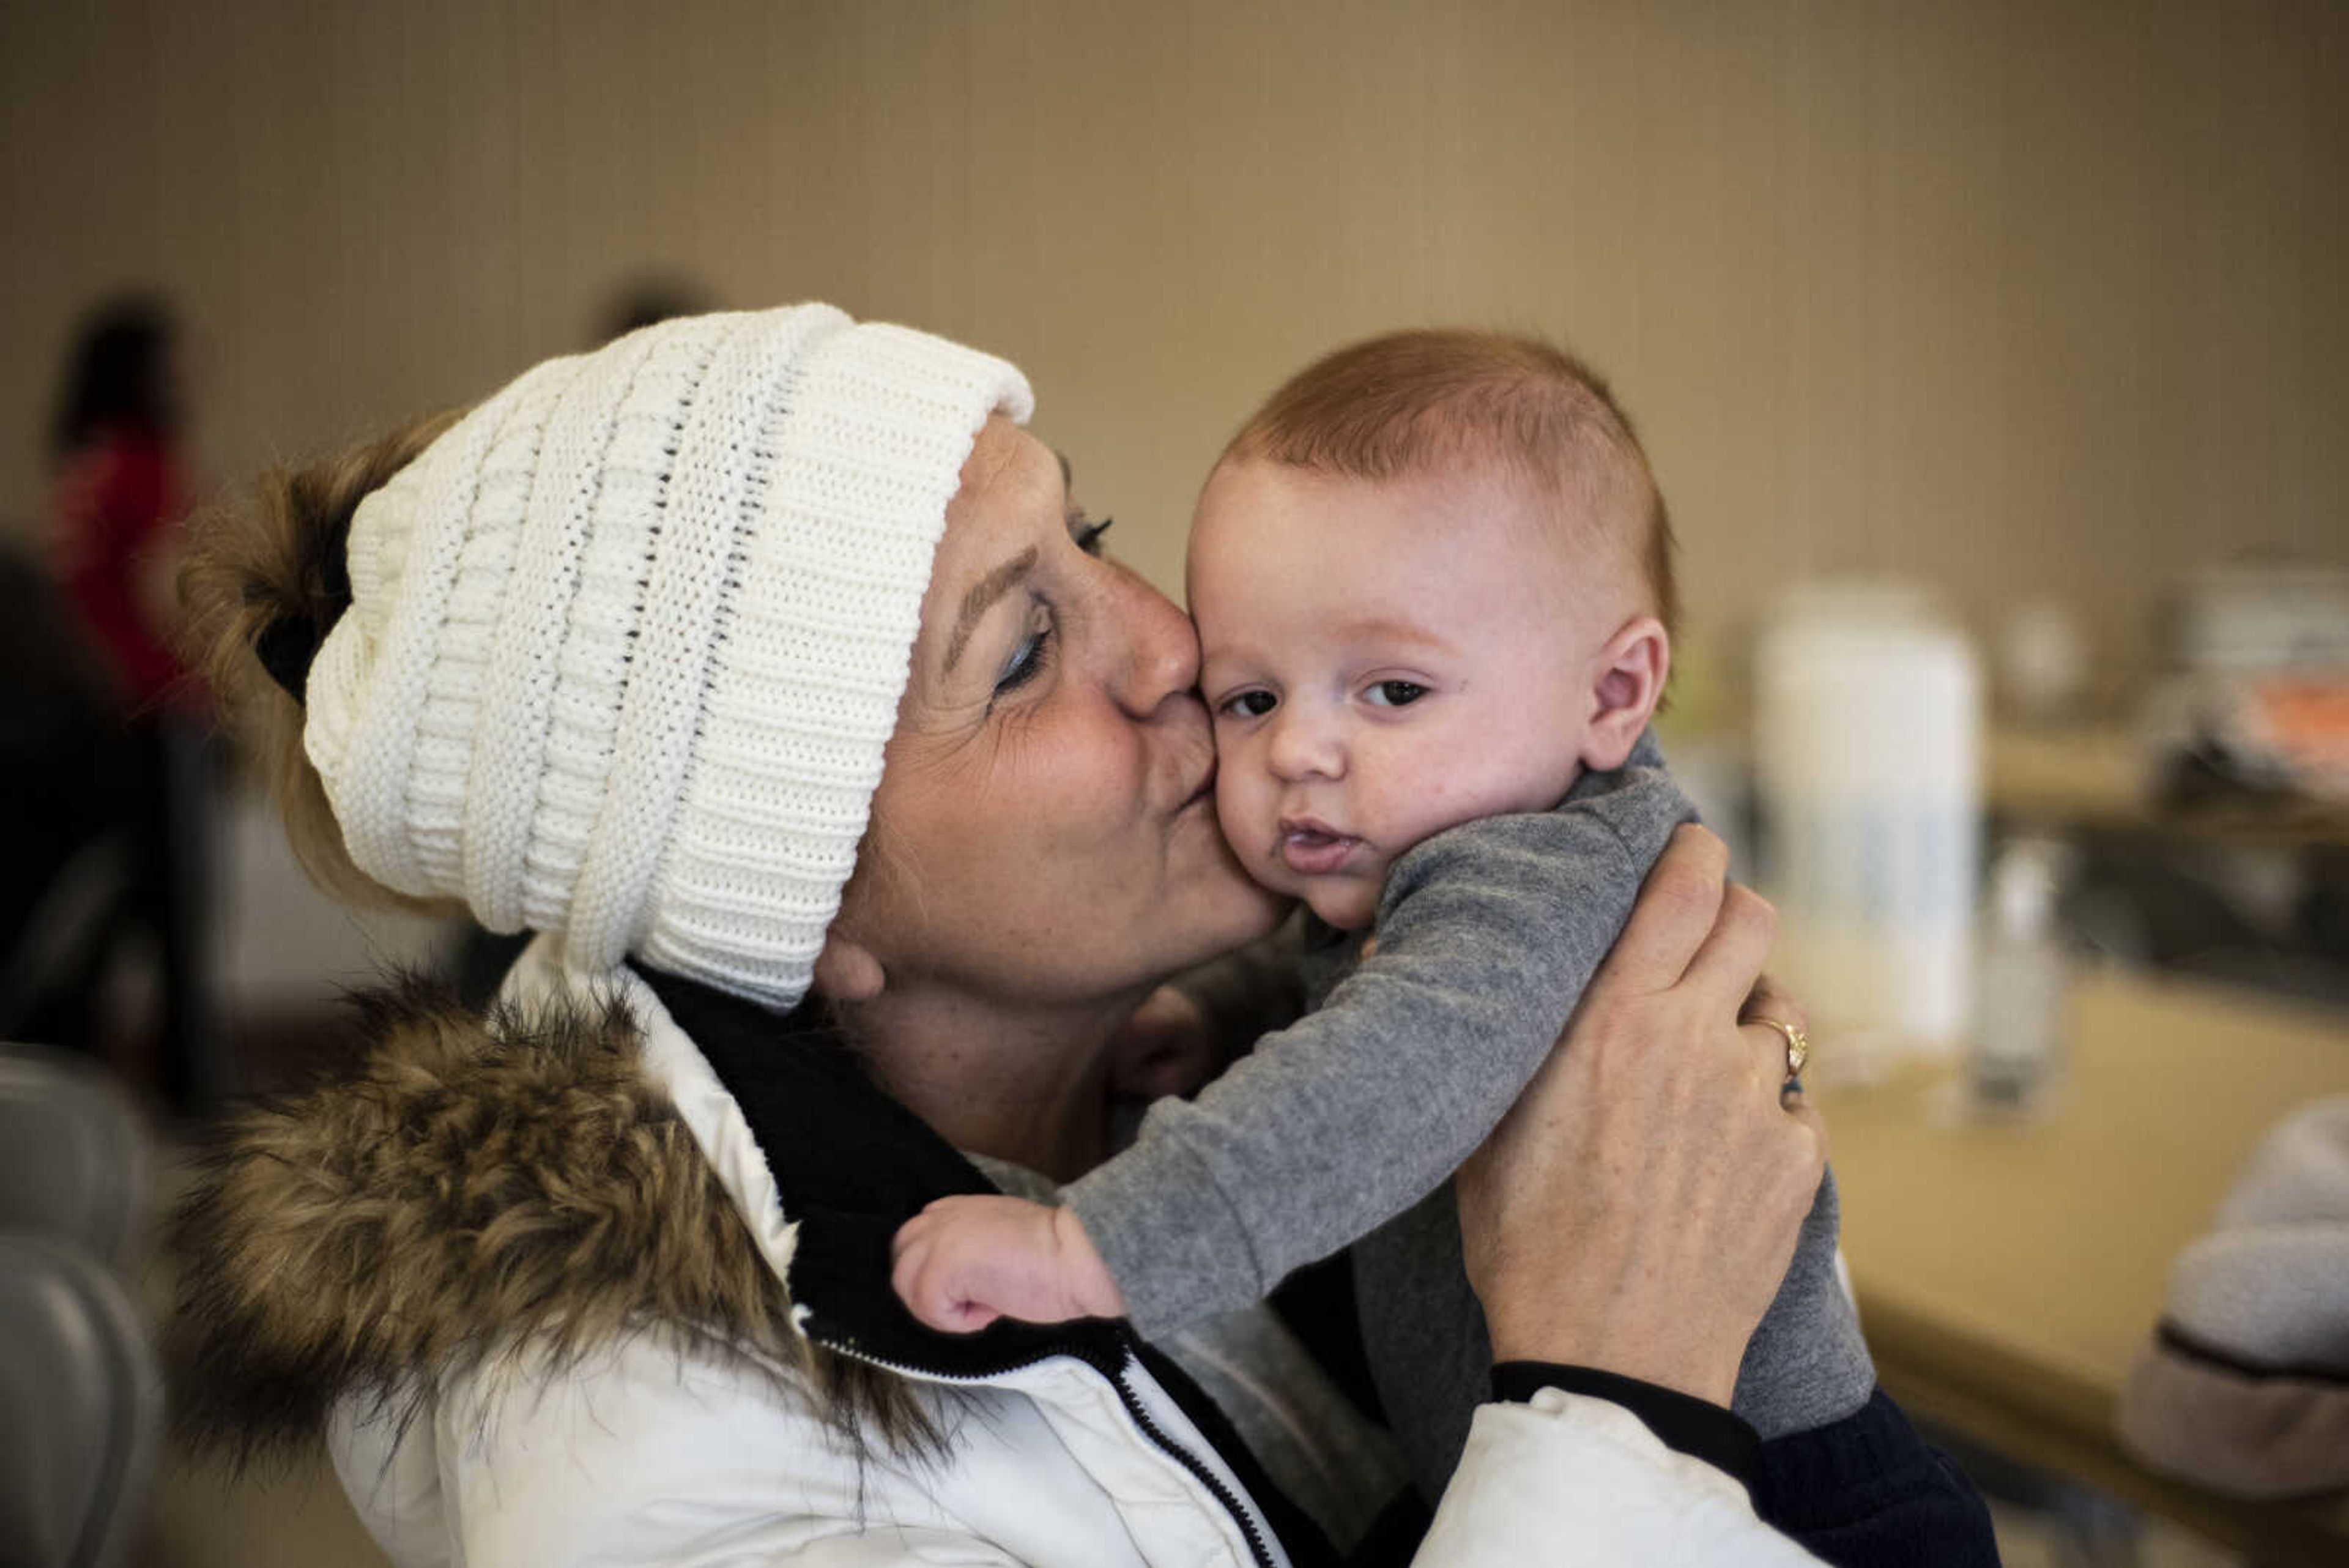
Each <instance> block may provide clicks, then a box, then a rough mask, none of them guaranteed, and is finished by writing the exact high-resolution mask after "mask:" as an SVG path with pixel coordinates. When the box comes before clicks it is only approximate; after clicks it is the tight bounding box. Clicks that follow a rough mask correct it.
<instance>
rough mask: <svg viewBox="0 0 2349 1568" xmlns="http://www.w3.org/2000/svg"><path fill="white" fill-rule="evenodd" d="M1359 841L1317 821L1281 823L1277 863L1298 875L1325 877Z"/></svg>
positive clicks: (1357, 848) (1350, 854) (1356, 849)
mask: <svg viewBox="0 0 2349 1568" xmlns="http://www.w3.org/2000/svg"><path fill="white" fill-rule="evenodd" d="M1361 847H1362V841H1361V839H1359V838H1356V837H1353V836H1350V835H1349V834H1343V833H1338V832H1334V831H1332V830H1331V829H1330V827H1328V826H1325V825H1324V824H1321V823H1318V822H1310V823H1308V822H1283V823H1282V824H1281V825H1280V838H1279V842H1278V845H1277V846H1275V852H1276V853H1277V854H1278V856H1279V858H1280V863H1281V864H1282V865H1284V866H1286V867H1288V868H1289V870H1291V871H1293V872H1295V873H1296V874H1297V875H1298V876H1299V877H1326V876H1328V875H1329V874H1330V873H1331V872H1333V871H1336V870H1339V869H1340V868H1341V867H1343V866H1344V865H1345V864H1346V862H1347V861H1349V860H1350V859H1352V858H1353V857H1354V856H1355V854H1356V853H1357V852H1359V851H1360V850H1361Z"/></svg>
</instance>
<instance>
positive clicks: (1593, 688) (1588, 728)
mask: <svg viewBox="0 0 2349 1568" xmlns="http://www.w3.org/2000/svg"><path fill="white" fill-rule="evenodd" d="M1671 670H1672V642H1671V634H1669V633H1668V632H1666V631H1665V630H1664V623H1663V622H1661V621H1660V620H1658V619H1657V618H1655V617H1654V616H1651V615H1643V616H1635V617H1633V618H1631V619H1630V620H1629V621H1627V622H1625V623H1624V625H1623V628H1622V629H1621V630H1619V631H1618V632H1617V633H1616V634H1615V635H1614V636H1613V637H1610V638H1609V639H1607V645H1606V646H1605V647H1604V648H1601V649H1599V652H1598V653H1597V654H1596V655H1595V656H1594V657H1593V658H1592V659H1591V661H1590V689H1589V703H1590V708H1589V712H1590V720H1589V722H1588V723H1587V724H1586V725H1584V726H1583V735H1582V765H1583V766H1584V767H1586V768H1588V769H1590V770H1591V771H1592V772H1593V773H1602V774H1603V773H1611V772H1613V771H1614V770H1615V769H1617V768H1619V767H1621V766H1622V765H1623V759H1624V758H1626V757H1628V756H1630V754H1631V748H1632V746H1633V745H1634V744H1636V743H1637V742H1638V741H1639V739H1640V732H1642V731H1644V730H1646V729H1647V727H1648V721H1649V720H1650V719H1651V718H1652V717H1653V716H1654V714H1655V711H1656V704H1657V703H1658V702H1660V701H1662V700H1663V695H1664V680H1665V678H1666V677H1667V676H1669V675H1670V674H1671Z"/></svg>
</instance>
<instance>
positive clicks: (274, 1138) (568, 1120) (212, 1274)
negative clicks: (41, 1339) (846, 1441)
mask: <svg viewBox="0 0 2349 1568" xmlns="http://www.w3.org/2000/svg"><path fill="white" fill-rule="evenodd" d="M356 1005H357V1011H358V1014H359V1023H360V1026H361V1033H362V1036H363V1039H364V1046H363V1050H362V1051H361V1053H360V1054H358V1056H357V1058H356V1060H357V1063H358V1065H357V1070H356V1071H355V1072H354V1073H352V1074H350V1075H346V1076H341V1077H338V1078H335V1079H331V1080H328V1081H324V1082H320V1083H318V1084H316V1085H312V1086H309V1087H306V1088H304V1089H300V1090H297V1091H294V1092H289V1093H285V1094H280V1095H277V1096H272V1097H270V1098H267V1099H265V1100H263V1101H260V1102H257V1103H254V1104H253V1105H251V1106H248V1107H246V1108H244V1109H243V1110H242V1111H241V1112H239V1113H238V1114H237V1115H235V1116H233V1117H232V1118H231V1119H229V1120H228V1121H226V1122H225V1123H223V1124H222V1126H221V1127H219V1129H218V1130H217V1131H216V1133H215V1134H214V1135H213V1137H212V1139H211V1140H210V1141H209V1143H208V1144H207V1145H206V1147H204V1148H203V1149H202V1151H201V1152H200V1153H199V1155H198V1156H197V1160H196V1170H195V1176H194V1180H193V1183H192V1185H191V1188H190V1189H189V1190H188V1192H187V1194H186V1196H185V1198H184V1199H182V1201H181V1204H180V1206H179V1209H178V1211H177V1213H176V1215H175V1217H174V1220H173V1224H172V1235H171V1250H172V1251H173V1252H174V1254H175V1262H176V1265H177V1268H178V1270H179V1303H178V1311H177V1313H176V1314H175V1315H174V1319H173V1323H172V1327H171V1342H172V1343H171V1351H172V1355H171V1363H172V1366H173V1369H174V1386H173V1396H174V1399H175V1402H176V1407H177V1408H176V1414H177V1417H178V1419H179V1421H180V1423H181V1427H182V1428H183V1429H184V1430H185V1431H186V1432H187V1433H188V1434H189V1435H190V1436H191V1438H195V1439H196V1440H198V1441H199V1442H202V1443H208V1444H211V1443H216V1444H220V1445H222V1446H224V1447H226V1448H228V1449H231V1450H232V1451H233V1452H235V1453H236V1454H238V1455H240V1456H241V1457H248V1458H249V1457H255V1456H260V1455H264V1454H267V1453H269V1452H271V1451H273V1450H278V1449H284V1448H285V1447H287V1446H290V1445H293V1444H296V1443H301V1442H305V1441H306V1440H308V1439H309V1438H312V1437H314V1436H315V1435H316V1433H317V1432H318V1431H319V1430H320V1428H321V1427H322V1424H323V1421H324V1418H325V1417H326V1412H327V1410H328V1409H329V1408H330V1407H331V1406H332V1405H333V1404H334V1402H335V1401H336V1399H337V1398H340V1397H346V1396H351V1395H357V1396H359V1397H363V1398H371V1399H373V1400H375V1401H378V1402H380V1403H384V1404H391V1405H398V1403H400V1402H401V1401H403V1400H406V1399H408V1398H410V1397H414V1396H415V1395H416V1394H417V1393H419V1392H420V1391H421V1390H423V1389H425V1388H429V1386H431V1384H432V1380H433V1379H435V1378H436V1377H439V1376H446V1375H448V1374H450V1373H451V1372H461V1371H464V1370H467V1369H469V1368H470V1367H472V1366H478V1365H480V1364H481V1363H482V1362H484V1361H486V1360H488V1359H490V1358H492V1357H496V1356H500V1355H507V1354H511V1353H517V1352H522V1353H528V1354H530V1355H533V1356H538V1355H543V1356H546V1357H548V1358H550V1360H551V1362H552V1364H554V1365H557V1366H560V1365H562V1364H564V1362H566V1361H569V1360H573V1359H575V1358H576V1357H578V1356H580V1355H584V1354H585V1353H587V1352H589V1351H591V1350H593V1349H594V1348H595V1347H596V1346H597V1345H603V1344H605V1343H608V1342H609V1341H611V1340H612V1339H613V1338H614V1337H615V1336H616V1335H619V1334H624V1333H632V1332H647V1331H649V1332H653V1333H656V1334H666V1335H671V1336H674V1337H675V1338H676V1339H677V1340H678V1342H679V1343H681V1344H682V1343H686V1342H691V1341H701V1342H716V1343H719V1344H722V1345H726V1346H728V1347H730V1348H732V1349H734V1350H737V1351H740V1352H741V1353H742V1354H743V1355H744V1356H745V1359H746V1360H748V1361H750V1362H752V1363H754V1364H757V1365H760V1366H764V1367H766V1368H770V1369H771V1368H774V1367H777V1366H798V1367H800V1368H802V1369H806V1370H815V1369H816V1368H815V1366H814V1363H815V1361H816V1359H817V1358H818V1357H819V1356H820V1355H821V1353H820V1352H815V1351H813V1350H812V1347H811V1346H809V1345H808V1344H807V1342H806V1341H805V1340H803V1339H802V1338H801V1336H800V1335H799V1334H796V1333H795V1332H793V1330H792V1323H791V1302H790V1300H789V1298H788V1295H787V1293H786V1291H785V1287H784V1282H783V1281H782V1280H781V1278H779V1277H778V1275H777V1273H776V1272H775V1271H774V1270H773V1269H772V1268H771V1267H770V1266H769V1265H768V1262H767V1261H766V1260H765V1259H764V1258H762V1257H761V1255H760V1252H759V1251H758V1249H757V1247H756V1246H755V1245H754V1243H753V1241H752V1240H751V1237H750V1233H749V1231H748V1230H747V1229H746V1228H745V1226H744V1224H743V1221H742V1220H741V1218H740V1215H739V1213H738V1211H737V1210H736V1209H735V1208H734V1206H733V1203H732V1202H731V1200H730V1198H729V1196H728V1194H727V1192H726V1190H725V1189H724V1188H723V1186H722V1185H721V1184H720V1182H719V1179H718V1177H717V1175H716V1173H715V1172H714V1171H713V1170H712V1169H711V1168H710V1167H709V1164H708V1162H707V1161H705V1160H704V1159H703V1158H702V1157H701V1154H700V1152H699V1150H698V1148H697V1147H696V1146H695V1143H694V1140H693V1137H692V1136H691V1135H690V1133H689V1131H688V1128H687V1127H686V1124H685V1122H684V1120H683V1119H682V1118H681V1117H680V1116H679V1115H678V1110H677V1108H676V1106H674V1105H673V1104H672V1103H671V1102H670V1100H669V1098H668V1096H667V1095H666V1094H665V1093H663V1091H662V1090H661V1089H660V1088H659V1087H658V1086H657V1085H655V1084H654V1083H653V1082H651V1081H650V1079H648V1078H647V1076H646V1075H645V1074H644V1072H643V1071H642V1067H641V1057H642V1047H643V1038H642V1035H641V1033H640V1032H639V1030H638V1028H637V1025H636V1023H635V1021H634V1020H633V1019H632V1018H631V1017H630V1016H629V1014H628V1012H627V1011H626V1008H625V1007H623V1006H622V1005H621V1004H620V1003H619V1002H616V1001H609V1000H607V1001H603V1002H585V1001H582V1000H578V999H565V998H557V999H555V1000H554V1001H551V1002H547V1003H545V1004H544V1005H543V1006H540V1007H537V1008H534V1009H523V1008H517V1007H510V1006H502V1007H500V1008H497V1009H493V1010H492V1012H490V1013H489V1014H488V1015H486V1016H485V1015H483V1014H481V1013H479V1012H468V1011H467V1010H465V1009H463V1008H462V1007H460V1006H459V1005H458V1004H457V1003H456V1002H454V1001H453V1000H452V999H451V998H450V996H448V995H447V994H446V993H445V992H440V991H438V990H436V989H434V988H432V987H429V986H426V985H423V984H419V983H414V982H409V983H404V984H401V985H398V986H397V987H394V988H392V989H389V990H387V991H383V992H377V993H374V994H371V995H368V996H366V997H363V998H361V999H360V1000H359V1001H358V1002H357V1003H356Z"/></svg>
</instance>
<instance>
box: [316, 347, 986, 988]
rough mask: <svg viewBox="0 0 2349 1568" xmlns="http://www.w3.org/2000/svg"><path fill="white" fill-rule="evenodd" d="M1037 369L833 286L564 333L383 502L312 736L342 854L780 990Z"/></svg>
mask: <svg viewBox="0 0 2349 1568" xmlns="http://www.w3.org/2000/svg"><path fill="white" fill-rule="evenodd" d="M1031 406H1032V400H1031V398H1030V392H1029V389H1028V383H1027V381H1026V380H1025V379H1023V378H1022V377H1021V376H1020V374H1019V371H1018V370H1017V369H1014V368H1013V367H1011V366H1010V365H1008V364H1006V363H1004V362H1003V361H1002V360H1000V359H997V358H991V357H989V356H988V355H985V354H980V353H977V352H975V351H973V350H971V349H968V348H962V347H960V346H958V345H957V344H953V343H949V342H947V341H945V340H944V339H942V338H937V337H930V336H928V335H926V334H925V333H919V332H915V331H911V330H908V329H907V328H905V327H892V326H885V325H879V324H867V325H863V326H859V325H857V324H856V323H854V322H853V321H851V320H850V319H849V317H847V316H845V315H844V314H843V313H842V312H840V311H838V310H836V309H833V307H832V306H825V305H802V306H790V307H787V308H783V309H778V310H766V311H757V312H750V313H744V314H735V315H721V316H704V317H693V318H689V319H685V320H678V321H670V322H664V323H662V324H660V325H658V326H656V327H647V328H645V329H644V330H642V331H639V332H636V333H632V334H630V335H629V336H627V337H623V338H621V339H619V340H618V341H617V342H615V343H613V344H611V345H609V346H608V347H606V348H602V349H599V350H597V351H596V352H595V353H593V354H586V355H580V356H575V357H573V358H563V359H554V360H550V361H548V362H547V363H546V364H543V365H541V366H539V367H537V368H536V369H533V370H531V371H529V372H528V373H526V374H524V375H523V377H522V378H521V379H518V380H516V381H514V382H513V383H512V385H510V386H508V387H506V388H505V389H503V390H502V391H500V392H498V393H497V394H496V395H494V396H492V398H491V399H490V400H488V401H486V402H484V403H482V404H481V406H480V407H479V408H477V409H475V410H472V412H471V413H470V414H468V415H467V416H466V417H465V418H464V419H463V420H462V421H460V422H459V423H458V424H456V425H455V426H453V427H452V428H450V430H449V431H447V433H445V434H443V435H442V436H441V437H440V439H439V440H438V441H434V442H433V443H432V444H431V445H430V446H429V447H428V448H427V449H425V451H424V452H423V453H422V455H420V456H419V457H418V458H417V460H416V461H415V462H412V463H410V464H409V466H408V467H407V468H405V469H402V470H401V471H400V472H398V474H397V475H396V476H395V477H394V478H393V479H392V480H391V481H390V482H389V483H387V484H386V485H384V487H383V488H382V489H380V490H378V491H376V492H375V493H372V494H370V495H368V496H367V498H366V500H365V501H363V502H362V503H361V504H360V505H359V508H358V511H357V514H356V515H355V516H354V518H353V520H352V524H351V531H350V545H349V566H350V586H351V604H350V608H349V609H348V610H347V612H346V613H345V614H344V615H343V616H342V618H340V619H339V620H338V621H337V622H336V625H335V628H334V629H333V631H332V632H331V633H330V634H329V635H328V636H327V637H326V640H325V642H324V643H323V644H321V645H320V647H319V649H318V653H317V657H316V659H315V660H314V661H313V663H312V665H311V667H310V673H309V678H308V693H307V698H306V702H307V708H308V722H307V728H306V730H305V732H304V743H305V747H306V749H307V751H308V753H309V756H310V760H311V762H312V763H314V764H316V767H317V770H318V774H319V776H320V777H321V779H323V780H324V782H325V784H326V797H327V799H328V800H329V802H331V803H332V805H333V807H334V812H335V817H336V822H337V823H338V824H339V825H340V826H341V828H342V832H343V838H344V842H345V845H346V846H347V848H348V850H349V852H350V856H351V858H352V860H353V861H354V862H355V863H357V866H358V867H359V868H360V869H361V870H363V871H365V872H366V873H367V875H368V876H370V877H374V878H375V879H376V880H377V881H378V882H380V883H382V884H383V885H384V886H386V887H388V888H393V889H396V890H397V891H399V892H402V893H408V894H412V895H416V896H419V897H424V898H447V897H453V898H461V899H462V900H463V901H464V902H465V903H466V904H467V905H468V906H469V907H470V908H471V910H472V912H473V915H474V917H475V918H476V919H479V920H480V921H481V924H483V925H484V926H486V927H488V928H489V929H492V930H498V931H513V930H521V929H531V930H538V931H553V932H560V933H562V935H563V954H564V963H565V965H566V966H567V967H569V968H571V969H572V970H574V971H580V972H585V973H590V974H593V973H600V972H603V971H608V970H610V969H611V968H613V967H614V966H615V965H616V964H618V963H619V961H621V959H622V958H623V957H624V956H626V955H627V954H630V953H635V954H638V955H641V956H642V957H643V958H644V959H645V960H646V961H647V962H648V963H650V964H652V965H654V966H655V967H657V968H659V969H663V970H667V971H671V972H674V973H677V974H681V975H686V976H689V977H691V978H694V979H697V980H702V981H709V983H711V984H713V985H716V986H719V987H721V988H723V989H725V990H727V991H730V992H735V993H737V994H739V995H743V996H748V997H751V998H754V999H756V1000H759V1001H761V1002H767V1003H769V1004H771V1005H775V1006H780V1007H789V1006H791V1005H792V1004H793V1003H795V1002H798V1001H799V999H800V998H801V997H802V995H803V994H805V992H806V991H807V987H808V982H809V977H810V974H811V971H812V968H813V965H814V961H815V956H816V953H817V951H818V950H819V949H821V948H822V946H823V933H824V929H825V928H826V927H827V926H828V925H829V924H830V923H831V921H832V918H833V914H834V913H835V912H836V911H837V910H838V909H839V907H840V893H841V888H842V887H843V884H845V883H846V881H847V880H848V876H849V873H850V871H851V870H852V869H853V868H854V864H855V856H856V845H857V841H858V839H859V838H861V837H862V836H863V835H864V824H865V817H866V814H867V811H868V808H869V807H870V805H871V802H872V797H873V791H874V786H875V785H876V784H878V783H879V782H880V779H881V754H882V748H883V747H884V745H885V744H886V742H888V739H889V734H890V732H891V730H892V729H893V728H894V727H895V722H896V713H897V700H898V697H899V696H900V694H901V693H902V692H903V691H904V690H905V676H906V670H907V667H908V663H909V660H910V659H911V653H912V647H913V641H914V634H915V631H916V628H918V626H919V624H920V617H921V602H922V594H923V590H924V588H925V587H926V586H927V584H928V581H929V575H930V559H931V555H932V552H933V550H934V548H935V546H936V544H937V540H938V535H939V534H940V532H941V531H942V529H943V528H944V526H945V521H946V509H947V502H948V501H950V500H951V499H952V498H953V496H954V494H955V491H956V488H957V483H958V482H959V475H960V472H961V469H962V464H963V462H964V460H965V459H966V458H967V457H968V455H969V453H970V448H971V441H972V438H973V437H974V435H975V434H976V433H977V432H978V429H979V427H980V426H981V425H982V424H984V423H985V421H986V420H987V418H988V415H989V414H992V413H1003V414H1006V415H1009V417H1010V418H1012V419H1014V420H1019V421H1023V422H1024V421H1026V419H1027V418H1028V415H1029V413H1030V409H1031Z"/></svg>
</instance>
